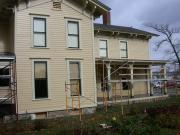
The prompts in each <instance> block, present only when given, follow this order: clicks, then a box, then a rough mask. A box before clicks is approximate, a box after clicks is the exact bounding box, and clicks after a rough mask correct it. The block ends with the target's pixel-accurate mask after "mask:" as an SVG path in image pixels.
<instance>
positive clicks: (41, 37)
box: [34, 33, 46, 46]
mask: <svg viewBox="0 0 180 135" xmlns="http://www.w3.org/2000/svg"><path fill="white" fill-rule="evenodd" d="M45 39H46V38H45V34H41V33H34V46H45V42H46V41H45Z"/></svg>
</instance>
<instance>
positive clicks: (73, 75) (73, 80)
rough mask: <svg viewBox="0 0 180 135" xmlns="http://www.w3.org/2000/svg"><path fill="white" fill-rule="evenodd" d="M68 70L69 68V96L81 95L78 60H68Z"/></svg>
mask: <svg viewBox="0 0 180 135" xmlns="http://www.w3.org/2000/svg"><path fill="white" fill-rule="evenodd" d="M69 70H70V72H69V73H70V85H71V86H70V89H71V96H78V95H81V71H80V62H75V61H70V62H69Z"/></svg>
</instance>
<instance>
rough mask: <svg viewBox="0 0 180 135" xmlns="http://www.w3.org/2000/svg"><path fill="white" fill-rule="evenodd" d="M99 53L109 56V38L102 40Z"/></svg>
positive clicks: (102, 55)
mask: <svg viewBox="0 0 180 135" xmlns="http://www.w3.org/2000/svg"><path fill="white" fill-rule="evenodd" d="M99 54H100V57H107V56H108V52H107V40H100V45H99Z"/></svg>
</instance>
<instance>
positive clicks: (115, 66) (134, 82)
mask: <svg viewBox="0 0 180 135" xmlns="http://www.w3.org/2000/svg"><path fill="white" fill-rule="evenodd" d="M166 63H167V61H157V60H130V59H124V60H123V59H106V58H97V59H96V84H97V101H98V102H102V101H104V100H109V101H115V102H116V101H119V100H122V99H123V100H126V99H131V98H144V97H150V96H163V95H166V94H167V87H166V83H167V70H166ZM157 71H158V72H157ZM159 82H161V84H162V87H161V88H159V89H155V88H156V87H155V86H156V83H159Z"/></svg>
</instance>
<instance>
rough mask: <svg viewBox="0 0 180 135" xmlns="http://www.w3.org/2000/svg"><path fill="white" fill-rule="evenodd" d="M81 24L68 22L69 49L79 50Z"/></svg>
mask: <svg viewBox="0 0 180 135" xmlns="http://www.w3.org/2000/svg"><path fill="white" fill-rule="evenodd" d="M79 44H80V43H79V22H78V21H68V47H69V48H79V46H80V45H79Z"/></svg>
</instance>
